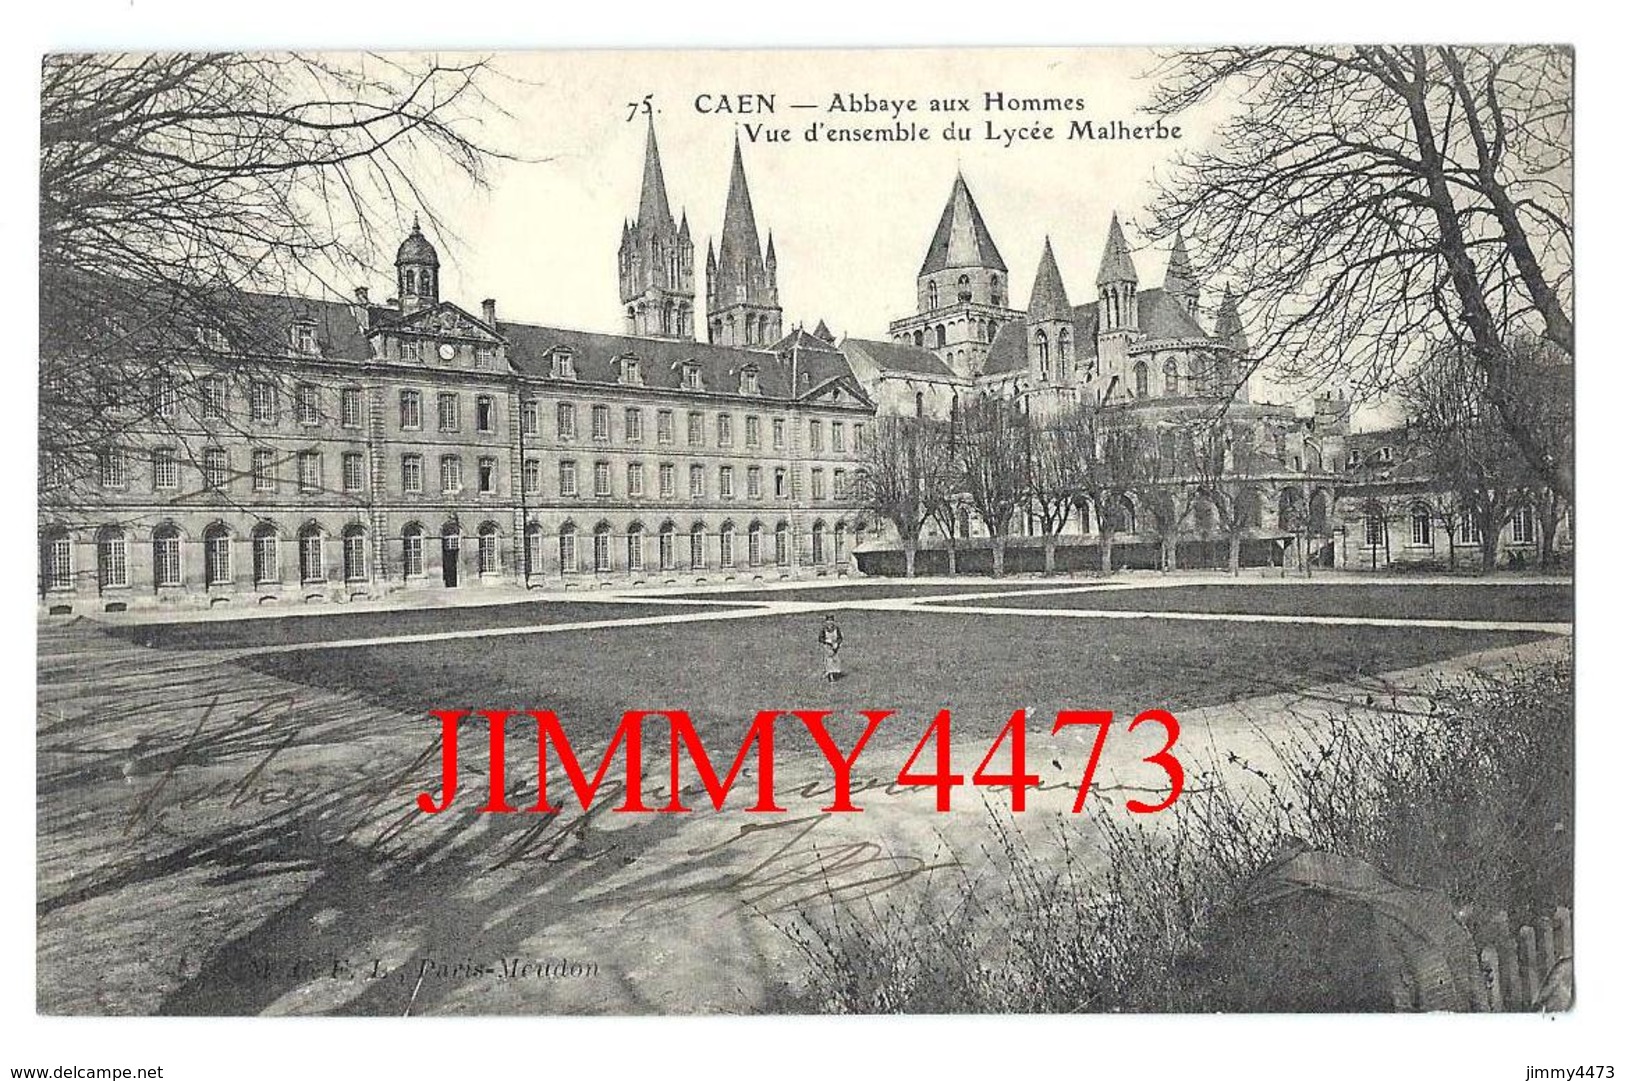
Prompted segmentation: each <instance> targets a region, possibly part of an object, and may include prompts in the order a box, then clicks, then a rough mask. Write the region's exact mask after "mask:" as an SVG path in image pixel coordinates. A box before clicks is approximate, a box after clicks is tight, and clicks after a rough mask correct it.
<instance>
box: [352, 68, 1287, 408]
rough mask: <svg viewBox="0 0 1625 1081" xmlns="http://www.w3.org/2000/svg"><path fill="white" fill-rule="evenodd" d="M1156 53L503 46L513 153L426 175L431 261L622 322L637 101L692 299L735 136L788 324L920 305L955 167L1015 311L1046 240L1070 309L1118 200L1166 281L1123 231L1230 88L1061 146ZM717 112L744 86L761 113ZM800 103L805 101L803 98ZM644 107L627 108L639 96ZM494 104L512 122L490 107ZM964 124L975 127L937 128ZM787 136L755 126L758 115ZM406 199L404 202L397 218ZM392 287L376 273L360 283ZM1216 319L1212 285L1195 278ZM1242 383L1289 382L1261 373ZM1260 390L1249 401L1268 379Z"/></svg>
mask: <svg viewBox="0 0 1625 1081" xmlns="http://www.w3.org/2000/svg"><path fill="white" fill-rule="evenodd" d="M1155 62H1156V57H1155V55H1154V54H1153V53H1152V52H1151V51H1150V50H1144V49H1097V50H1089V49H1069V50H1048V49H999V50H936V49H912V50H864V51H819V50H783V51H775V52H761V51H685V52H652V51H599V52H591V51H576V52H527V53H505V54H498V55H497V57H496V61H495V68H496V72H497V75H498V77H497V78H495V79H493V80H491V81H490V82H489V83H488V84H487V93H488V94H489V95H490V97H491V99H492V102H493V104H494V105H495V106H497V107H498V110H493V111H492V113H491V115H490V116H489V118H488V119H487V120H486V121H485V124H486V127H485V130H483V131H482V132H481V133H480V134H481V135H482V137H483V138H485V139H486V140H487V141H489V142H492V143H495V144H496V145H498V146H501V147H502V148H503V149H505V150H507V151H509V152H510V153H512V154H513V155H515V156H516V157H517V158H518V159H520V160H512V161H502V162H498V163H497V164H496V165H495V167H494V168H493V170H492V173H491V176H490V183H489V185H488V186H487V187H486V188H484V189H478V190H470V189H469V188H468V187H467V186H466V185H464V184H462V183H460V182H458V181H456V180H454V179H452V178H451V177H449V176H448V177H447V178H446V180H445V182H444V183H440V182H438V180H437V179H436V178H435V177H433V176H431V177H430V179H429V182H428V184H427V185H426V187H427V188H428V189H429V190H430V191H432V192H434V193H436V194H435V200H434V201H435V204H436V205H434V206H432V207H426V208H424V209H425V210H426V211H427V212H429V215H430V216H432V217H433V219H434V221H435V222H437V223H438V228H437V229H432V230H431V239H432V240H434V242H435V243H436V244H437V246H438V247H439V250H440V253H441V258H442V262H443V267H442V272H441V273H442V279H441V280H442V296H443V297H446V298H448V299H452V300H456V301H458V302H460V303H462V304H464V306H466V307H468V308H470V309H472V310H477V306H478V303H479V301H480V300H481V299H483V298H485V297H494V298H495V299H496V300H497V303H498V308H499V312H500V313H501V317H502V318H505V319H511V320H517V321H525V322H538V323H547V324H552V325H562V326H569V327H579V328H585V329H597V330H609V331H615V330H619V329H620V328H621V316H620V311H621V308H620V302H619V296H618V293H617V279H616V254H617V249H618V246H619V242H620V235H621V226H622V223H623V221H625V220H626V219H628V218H632V217H635V216H636V212H637V205H638V195H639V189H640V186H641V179H642V172H643V153H644V139H645V125H646V123H647V119H646V116H645V115H644V113H643V112H642V110H641V108H636V106H635V103H640V102H642V101H644V100H645V99H646V98H647V100H648V101H649V102H650V103H651V106H652V108H653V110H654V122H655V129H656V133H657V137H658V139H659V142H660V149H661V159H662V165H663V167H664V173H665V178H666V186H667V192H668V195H669V197H670V199H671V203H672V211H673V213H674V214H675V215H678V216H679V217H680V216H681V215H682V214H683V213H684V212H685V211H686V213H687V215H688V219H689V225H690V229H691V231H692V235H693V238H694V243H695V260H696V272H697V273H696V292H697V293H698V294H699V295H700V303H701V306H702V307H703V294H704V269H703V267H704V258H705V245H706V242H707V240H708V239H713V240H714V239H715V238H716V237H717V235H718V233H719V230H720V227H721V221H722V214H723V207H724V203H725V199H726V194H727V182H728V173H729V168H730V164H731V158H732V148H733V143H734V140H735V138H736V136H737V137H738V138H739V139H740V140H741V144H742V147H743V153H744V160H745V168H746V173H747V175H748V177H749V181H750V190H751V196H752V201H753V203H754V206H755V210H756V218H757V228H758V230H759V231H760V233H761V236H762V238H763V240H764V242H765V240H766V237H767V235H768V232H769V231H771V232H772V235H773V238H774V243H775V247H776V249H777V254H778V264H779V295H780V301H781V304H782V305H783V308H784V317H785V325H786V327H789V326H793V325H795V324H796V323H798V322H805V324H806V325H807V326H808V327H812V326H814V325H816V323H817V322H818V321H819V320H820V319H822V320H825V321H827V322H828V324H829V326H830V328H831V329H832V330H834V331H835V333H836V334H837V335H838V336H846V335H851V336H855V337H867V338H881V339H884V338H886V337H887V324H888V323H889V322H890V321H891V320H893V319H896V318H899V317H901V316H903V315H906V314H909V313H911V312H912V311H913V310H914V306H915V301H914V282H915V275H916V274H917V272H918V270H919V266H920V262H921V260H922V259H923V257H924V254H925V250H926V247H927V244H928V243H929V241H930V238H931V234H932V231H933V229H934V228H935V226H936V223H937V219H938V217H939V216H940V215H941V213H942V209H943V206H944V204H945V202H946V200H947V198H948V194H949V190H950V187H951V185H952V183H953V178H954V174H955V171H956V170H962V171H963V173H964V175H965V178H966V180H967V182H968V183H969V185H970V188H971V191H972V193H973V195H974V196H975V198H976V200H977V203H978V205H979V206H980V208H981V211H982V214H983V217H984V218H985V220H986V222H987V224H988V227H989V229H990V231H991V233H992V235H993V238H994V241H995V242H996V244H997V245H998V247H999V250H1000V252H1001V254H1002V255H1003V256H1004V259H1005V262H1006V263H1007V264H1008V266H1009V271H1010V273H1009V282H1010V289H1011V296H1012V300H1013V302H1014V303H1015V304H1017V305H1018V306H1025V304H1026V301H1027V297H1028V294H1029V292H1030V290H1031V287H1032V281H1033V276H1034V272H1035V270H1036V267H1037V263H1038V258H1039V254H1040V252H1041V251H1042V249H1043V244H1044V240H1045V238H1046V237H1048V238H1049V239H1050V241H1051V243H1052V244H1053V246H1054V249H1055V255H1056V258H1057V261H1058V263H1059V266H1060V269H1061V273H1062V276H1063V279H1064V280H1065V283H1066V287H1067V292H1068V295H1069V297H1070V299H1071V300H1072V302H1073V303H1075V304H1078V303H1084V302H1087V301H1089V300H1092V299H1094V297H1095V285H1094V281H1095V273H1096V271H1097V269H1098V267H1099V263H1100V257H1101V251H1102V247H1103V244H1104V240H1105V237H1106V232H1107V228H1108V225H1109V222H1110V219H1111V216H1112V214H1113V212H1114V211H1115V212H1116V213H1118V214H1119V215H1120V217H1121V218H1122V221H1123V224H1124V226H1125V231H1126V233H1127V236H1128V238H1129V242H1130V245H1131V246H1132V247H1133V248H1134V258H1135V264H1136V269H1137V271H1138V274H1139V278H1140V285H1141V288H1147V287H1152V286H1157V285H1160V284H1161V282H1162V277H1163V272H1164V269H1165V267H1166V264H1167V245H1166V243H1160V244H1151V243H1149V242H1148V240H1147V238H1146V237H1145V236H1144V235H1143V234H1142V233H1141V232H1140V231H1139V230H1138V229H1137V228H1136V223H1137V221H1138V220H1139V219H1141V218H1142V217H1144V216H1145V211H1146V209H1147V207H1148V205H1149V203H1150V201H1151V199H1152V198H1153V196H1154V193H1155V185H1156V184H1157V182H1158V181H1159V180H1160V179H1164V178H1166V177H1169V176H1171V175H1172V174H1173V172H1174V170H1176V168H1177V167H1178V160H1177V159H1178V157H1179V156H1180V155H1182V154H1191V153H1196V152H1200V151H1203V150H1206V149H1209V148H1211V147H1212V146H1213V145H1214V141H1215V137H1216V130H1217V128H1218V126H1219V125H1220V124H1221V123H1222V121H1223V119H1224V118H1225V116H1226V115H1228V110H1229V109H1230V108H1232V107H1233V105H1232V103H1228V102H1222V101H1221V102H1217V103H1212V104H1209V105H1206V106H1204V107H1203V108H1202V109H1201V110H1199V111H1196V112H1193V113H1188V114H1185V115H1182V116H1181V117H1179V118H1178V123H1179V126H1180V129H1181V137H1180V138H1178V139H1163V140H1157V139H1145V140H1133V141H1130V140H1111V141H1107V140H1090V139H1069V138H1066V135H1067V133H1068V130H1069V124H1070V123H1071V122H1072V121H1073V120H1079V121H1085V120H1087V121H1093V122H1094V123H1095V124H1096V125H1102V124H1104V123H1108V122H1111V121H1114V120H1122V121H1125V122H1127V123H1129V124H1144V123H1147V122H1148V121H1149V120H1150V119H1151V118H1150V117H1149V116H1148V115H1147V114H1145V113H1143V112H1142V111H1141V110H1142V108H1143V106H1144V105H1145V103H1146V101H1147V99H1148V97H1149V94H1150V92H1151V82H1150V80H1149V79H1148V78H1147V74H1148V72H1149V71H1150V69H1151V68H1152V67H1153V65H1154V64H1155ZM990 93H1001V94H1003V96H1004V98H1005V99H1006V100H1011V99H1027V98H1058V99H1067V98H1071V99H1074V100H1077V99H1081V100H1082V102H1083V108H1082V109H1081V110H1078V109H1054V110H1042V111H1028V110H1017V109H994V110H989V109H988V108H987V104H988V103H987V97H986V95H988V94H990ZM851 95H857V96H858V98H859V99H860V101H861V100H865V99H866V100H869V101H907V100H910V99H912V100H913V101H914V102H915V103H916V110H915V111H907V110H903V111H900V112H894V111H878V112H861V113H860V112H855V111H848V112H838V111H834V110H832V108H831V105H832V103H833V101H834V99H836V98H838V97H839V98H841V99H842V100H843V101H847V102H849V101H850V100H851V99H850V96H851ZM762 96H771V102H772V106H771V108H772V111H771V112H767V111H759V112H754V113H748V114H747V113H742V112H738V111H735V112H722V111H720V108H719V106H718V104H717V103H718V102H720V101H727V102H729V103H737V102H739V101H740V99H741V97H743V98H744V99H745V100H746V101H748V102H749V103H750V104H751V106H752V107H754V108H756V109H758V110H763V109H764V108H765V106H764V104H763V102H762ZM934 99H969V103H970V106H971V110H970V112H968V113H964V112H955V113H943V112H934V111H932V110H931V108H930V105H931V102H932V101H933V100H934ZM794 105H812V106H815V108H794V107H793V106H794ZM635 108H636V111H634V109H635ZM503 114H506V115H503ZM894 119H895V120H900V121H901V122H903V123H905V124H908V123H911V122H912V123H913V124H915V125H917V126H918V127H920V128H923V129H925V130H927V131H928V132H929V133H930V138H929V139H927V140H925V141H913V142H860V143H831V142H828V141H825V140H823V139H820V140H818V141H808V140H807V139H806V138H805V135H804V130H805V129H806V128H807V127H808V126H809V125H810V124H812V123H814V122H824V123H828V124H831V125H833V126H837V127H882V128H885V127H890V126H891V125H892V123H893V121H894ZM952 123H957V124H959V125H961V126H965V127H968V128H970V130H971V132H972V134H973V136H975V137H974V138H972V139H971V140H969V141H950V140H946V139H944V138H942V134H943V129H944V128H946V127H947V126H948V125H949V124H952ZM989 124H991V125H992V128H993V133H994V134H995V135H996V136H998V135H1000V134H1001V133H1002V131H1003V129H1005V128H1012V129H1018V128H1028V129H1030V128H1032V127H1033V126H1034V125H1037V126H1039V127H1043V126H1046V125H1047V126H1049V127H1050V128H1051V129H1052V130H1053V135H1054V137H1053V138H1051V139H1047V140H1045V139H1031V140H1024V139H1019V138H1018V139H1014V140H1012V141H1011V142H1010V144H1009V145H1006V143H1005V141H1004V140H1003V139H1002V138H993V139H989V138H987V137H986V136H987V134H988V130H987V126H988V125H989ZM755 125H761V126H763V128H764V129H789V132H790V137H789V138H788V140H786V141H782V142H779V141H767V140H766V139H765V135H764V136H762V137H760V138H759V139H758V140H757V141H753V140H752V139H751V138H750V137H749V136H750V130H751V126H755ZM406 212H407V208H402V213H403V214H405V213H406ZM368 284H370V285H371V286H372V287H373V292H374V295H375V296H376V295H388V293H389V292H390V283H389V282H388V281H387V279H385V280H381V281H377V282H372V283H368ZM1206 284H1207V289H1206V291H1205V292H1204V297H1203V303H1204V305H1205V306H1206V307H1207V309H1208V312H1209V316H1208V318H1209V319H1211V310H1212V307H1213V306H1214V305H1215V304H1216V303H1217V295H1218V294H1219V293H1220V292H1222V288H1223V284H1224V283H1222V282H1217V283H1206ZM1259 382H1260V384H1261V385H1260V386H1259V387H1257V388H1255V396H1262V397H1266V398H1268V399H1271V400H1277V401H1288V400H1292V399H1294V398H1297V397H1300V396H1301V392H1295V391H1293V390H1292V389H1290V388H1284V387H1278V386H1276V385H1275V384H1273V383H1270V382H1269V380H1268V379H1267V378H1264V379H1261V380H1259ZM1260 390H1261V391H1262V392H1263V393H1262V395H1259V391H1260Z"/></svg>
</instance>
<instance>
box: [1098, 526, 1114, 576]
mask: <svg viewBox="0 0 1625 1081" xmlns="http://www.w3.org/2000/svg"><path fill="white" fill-rule="evenodd" d="M1113 535H1114V534H1113V533H1112V531H1111V530H1109V529H1102V530H1101V531H1100V573H1101V574H1110V573H1111V572H1112V537H1113Z"/></svg>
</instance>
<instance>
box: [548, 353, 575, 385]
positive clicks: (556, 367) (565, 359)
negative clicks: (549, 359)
mask: <svg viewBox="0 0 1625 1081" xmlns="http://www.w3.org/2000/svg"><path fill="white" fill-rule="evenodd" d="M575 377H576V358H575V357H574V356H572V355H571V354H569V353H555V354H554V355H553V378H555V379H574V378H575Z"/></svg>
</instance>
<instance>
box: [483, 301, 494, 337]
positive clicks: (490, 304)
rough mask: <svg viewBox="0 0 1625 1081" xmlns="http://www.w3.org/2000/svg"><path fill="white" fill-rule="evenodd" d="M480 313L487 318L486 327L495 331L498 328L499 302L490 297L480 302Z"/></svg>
mask: <svg viewBox="0 0 1625 1081" xmlns="http://www.w3.org/2000/svg"><path fill="white" fill-rule="evenodd" d="M480 313H481V314H482V315H484V316H485V325H486V326H488V327H490V328H491V329H492V330H495V329H496V328H497V302H496V301H495V300H494V299H492V298H490V297H487V298H486V299H484V300H482V301H480Z"/></svg>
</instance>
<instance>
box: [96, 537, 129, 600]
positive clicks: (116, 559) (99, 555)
mask: <svg viewBox="0 0 1625 1081" xmlns="http://www.w3.org/2000/svg"><path fill="white" fill-rule="evenodd" d="M96 581H97V582H99V583H100V584H101V585H102V587H103V588H104V589H105V588H107V587H109V586H113V587H122V586H127V585H129V584H130V540H129V538H128V537H126V536H125V535H124V531H123V530H120V529H114V528H113V527H112V526H108V527H107V528H106V529H103V530H102V531H101V532H100V533H99V534H97V536H96Z"/></svg>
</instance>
